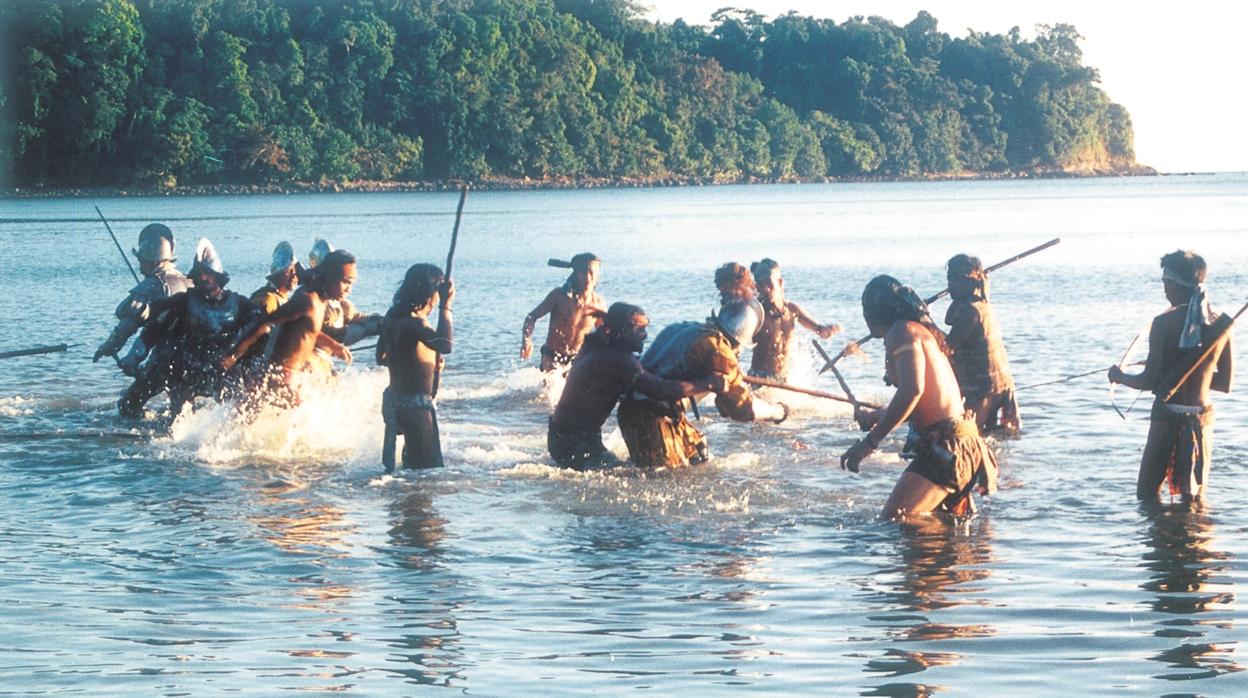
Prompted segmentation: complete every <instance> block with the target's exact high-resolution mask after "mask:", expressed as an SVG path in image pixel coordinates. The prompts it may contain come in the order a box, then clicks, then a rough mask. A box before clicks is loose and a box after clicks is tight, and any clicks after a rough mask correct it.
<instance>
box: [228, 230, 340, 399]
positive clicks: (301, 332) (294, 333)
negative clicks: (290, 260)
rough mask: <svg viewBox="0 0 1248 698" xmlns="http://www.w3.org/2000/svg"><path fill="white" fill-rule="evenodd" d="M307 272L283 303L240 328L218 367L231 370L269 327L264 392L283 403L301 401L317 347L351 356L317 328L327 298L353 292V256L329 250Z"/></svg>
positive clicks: (334, 298) (267, 331)
mask: <svg viewBox="0 0 1248 698" xmlns="http://www.w3.org/2000/svg"><path fill="white" fill-rule="evenodd" d="M308 277H309V278H308V280H307V282H306V283H304V284H303V285H302V286H300V287H299V288H298V289H296V290H295V293H294V295H292V296H291V298H290V300H289V301H287V302H286V304H285V305H283V306H281V307H280V308H278V309H277V310H275V311H274V312H272V313H271V314H269V315H266V316H263V317H260V318H258V319H256V320H254V321H253V322H252V323H251V324H250V325H248V326H247V327H246V328H244V330H243V331H242V333H241V335H240V339H239V341H238V342H237V343H236V344H235V345H234V346H233V347H232V348H231V350H230V352H229V353H228V354H227V355H226V357H225V358H224V359H223V360H222V362H221V366H222V368H224V369H226V370H229V369H230V368H231V367H233V365H234V364H235V363H237V362H238V360H239V358H241V357H242V356H244V355H245V354H246V353H247V350H248V349H250V348H251V346H252V345H253V344H254V343H256V342H257V341H259V340H260V339H261V338H262V337H264V336H265V335H267V334H268V333H269V331H272V332H274V335H273V339H272V340H271V344H270V351H269V360H268V367H269V368H268V376H267V379H266V380H265V387H264V392H265V393H266V394H268V396H269V397H271V398H273V399H275V400H276V401H277V402H278V403H279V404H283V405H284V406H286V407H294V406H295V405H298V404H299V401H300V393H301V388H302V384H303V383H304V382H305V381H306V380H307V379H308V377H309V371H310V370H311V369H310V362H311V361H312V360H313V359H312V354H313V351H314V350H315V349H316V348H318V347H319V348H322V349H324V350H325V351H327V352H329V353H330V354H331V355H333V356H336V357H338V358H340V359H342V360H343V361H347V362H350V361H351V351H350V350H348V349H347V348H346V347H345V346H343V345H342V344H341V343H339V342H338V341H337V340H335V339H334V338H333V337H330V336H328V335H326V334H324V333H323V332H321V327H322V325H323V324H324V322H325V305H326V304H327V302H328V301H330V300H337V299H341V298H345V297H346V296H347V295H348V294H349V293H351V286H352V284H354V283H355V278H356V270H355V257H354V256H352V255H351V253H350V252H346V251H344V250H335V251H333V252H330V253H329V254H328V255H326V256H325V259H324V260H322V261H321V263H320V265H318V267H317V268H316V269H314V270H311V271H309V272H308Z"/></svg>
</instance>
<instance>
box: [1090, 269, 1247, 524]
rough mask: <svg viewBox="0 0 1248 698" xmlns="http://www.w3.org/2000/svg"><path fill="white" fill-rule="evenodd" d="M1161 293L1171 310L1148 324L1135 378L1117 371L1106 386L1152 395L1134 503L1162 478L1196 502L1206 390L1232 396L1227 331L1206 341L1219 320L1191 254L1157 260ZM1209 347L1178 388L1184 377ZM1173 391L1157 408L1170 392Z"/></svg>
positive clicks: (1207, 447) (1204, 444) (1205, 454)
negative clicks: (1118, 385) (1141, 365)
mask: <svg viewBox="0 0 1248 698" xmlns="http://www.w3.org/2000/svg"><path fill="white" fill-rule="evenodd" d="M1161 268H1162V277H1161V278H1162V288H1163V290H1164V292H1165V294H1166V300H1167V301H1169V303H1170V309H1169V310H1167V311H1166V312H1164V313H1162V314H1161V315H1158V316H1157V317H1156V318H1154V319H1153V325H1152V328H1151V329H1150V330H1149V333H1148V359H1147V360H1146V361H1145V363H1144V370H1143V371H1141V372H1140V373H1135V374H1128V373H1125V372H1123V370H1122V369H1121V368H1119V367H1117V366H1114V367H1112V368H1110V369H1109V380H1110V381H1112V382H1115V383H1122V384H1123V385H1126V386H1129V387H1132V388H1135V389H1137V390H1151V391H1153V393H1155V394H1156V395H1157V399H1156V400H1155V401H1154V402H1153V411H1152V414H1151V415H1150V419H1151V421H1150V422H1149V427H1148V441H1147V442H1146V443H1145V444H1144V455H1143V457H1142V458H1141V459H1140V474H1139V479H1138V480H1137V481H1136V486H1135V493H1136V496H1138V497H1139V498H1140V499H1156V498H1157V493H1158V490H1160V489H1161V485H1162V483H1163V482H1164V481H1165V480H1167V479H1168V480H1169V481H1170V491H1171V493H1172V494H1178V495H1180V496H1182V498H1183V499H1185V500H1192V499H1199V498H1200V497H1201V496H1202V495H1203V494H1204V492H1205V488H1206V487H1207V486H1208V484H1209V466H1210V465H1211V462H1212V456H1213V404H1212V403H1211V402H1210V399H1209V391H1210V390H1217V391H1220V392H1224V393H1229V392H1230V391H1231V383H1232V380H1233V378H1234V372H1235V360H1234V350H1233V347H1232V343H1231V333H1230V332H1229V331H1228V332H1226V333H1225V334H1224V335H1222V337H1221V338H1219V339H1215V338H1214V337H1212V336H1211V335H1212V333H1211V332H1210V327H1211V326H1212V325H1213V323H1214V322H1215V321H1216V320H1217V319H1218V316H1217V315H1215V314H1214V313H1213V311H1212V309H1211V308H1210V307H1209V299H1208V296H1207V295H1206V292H1205V287H1204V282H1205V275H1206V273H1207V270H1208V267H1207V265H1206V264H1205V260H1204V259H1203V258H1202V257H1201V256H1200V255H1198V254H1196V253H1194V252H1184V251H1182V250H1180V251H1176V252H1171V253H1170V254H1168V255H1166V256H1164V257H1162V258H1161ZM1210 342H1214V346H1213V349H1212V351H1211V352H1209V355H1208V356H1207V357H1205V358H1204V359H1203V360H1201V361H1200V362H1199V363H1198V364H1197V365H1196V368H1195V371H1194V372H1193V373H1192V374H1191V376H1190V377H1189V378H1188V379H1187V380H1186V381H1185V382H1183V383H1182V384H1179V379H1180V378H1181V377H1182V375H1183V373H1185V372H1186V370H1187V369H1188V368H1189V367H1190V366H1191V365H1192V364H1193V363H1194V362H1196V360H1197V359H1200V357H1201V355H1202V354H1203V353H1204V352H1205V350H1206V349H1208V348H1209V347H1210ZM1176 385H1178V389H1177V391H1175V393H1174V397H1172V398H1171V399H1170V400H1169V401H1168V402H1163V401H1162V398H1164V397H1165V396H1166V394H1167V393H1169V392H1170V391H1171V390H1172V389H1174V388H1175V386H1176Z"/></svg>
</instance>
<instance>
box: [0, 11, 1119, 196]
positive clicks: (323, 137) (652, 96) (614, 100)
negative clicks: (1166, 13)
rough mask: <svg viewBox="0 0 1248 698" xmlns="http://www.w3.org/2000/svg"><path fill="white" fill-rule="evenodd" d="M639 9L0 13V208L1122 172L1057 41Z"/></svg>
mask: <svg viewBox="0 0 1248 698" xmlns="http://www.w3.org/2000/svg"><path fill="white" fill-rule="evenodd" d="M641 8H642V5H641V4H640V3H638V2H636V1H635V0H336V1H334V2H329V1H328V0H24V1H23V2H10V3H0V40H2V41H0V70H3V74H0V184H4V185H11V184H23V185H28V184H36V185H38V184H44V185H80V184H128V183H140V184H144V185H157V186H170V185H174V184H193V183H213V182H283V181H288V180H300V181H308V180H313V181H315V180H331V181H333V180H345V179H352V178H369V179H381V180H396V179H397V180H412V179H418V178H432V179H441V178H462V177H467V178H479V177H492V176H502V177H535V178H561V177H572V178H582V177H649V178H664V177H677V178H696V179H708V180H715V181H733V180H736V179H740V178H789V177H804V178H818V177H823V176H829V175H830V176H912V175H918V174H922V173H951V172H958V171H961V170H968V169H969V170H972V171H979V172H990V171H1004V170H1010V169H1026V168H1040V169H1061V168H1067V169H1083V170H1088V169H1102V170H1109V169H1113V168H1120V167H1125V166H1131V165H1133V164H1134V152H1133V146H1132V138H1133V137H1132V130H1131V119H1130V116H1129V115H1128V114H1127V112H1126V110H1125V109H1124V108H1123V107H1121V106H1120V105H1116V104H1113V103H1111V102H1110V100H1109V99H1108V97H1107V96H1106V95H1105V94H1104V92H1102V91H1101V90H1100V89H1099V88H1098V87H1097V80H1098V76H1097V73H1096V71H1095V70H1094V69H1093V68H1090V67H1087V66H1084V65H1083V63H1082V61H1083V55H1082V52H1081V50H1080V48H1079V42H1080V40H1081V37H1080V36H1079V34H1078V31H1077V30H1076V29H1075V28H1074V27H1073V26H1070V25H1067V24H1055V25H1051V26H1049V25H1045V26H1040V27H1038V28H1037V34H1036V38H1035V39H1034V40H1031V41H1027V40H1024V39H1023V38H1022V37H1021V34H1020V32H1019V31H1018V30H1017V29H1015V30H1012V31H1011V32H1008V33H1006V34H1004V35H996V34H984V33H977V32H970V33H968V34H967V35H966V36H964V37H960V38H951V37H950V36H948V35H947V34H944V33H942V32H941V31H940V30H939V28H938V25H937V21H936V19H935V18H934V17H932V16H931V15H929V14H927V13H925V12H920V13H919V14H918V15H917V16H916V17H915V18H914V19H913V20H911V21H910V22H908V23H906V24H904V25H903V26H897V25H895V24H893V23H892V22H889V21H888V20H885V19H882V18H878V17H867V18H864V17H851V18H849V19H847V20H844V21H841V22H837V21H833V20H831V19H819V18H814V17H807V16H802V15H799V14H796V13H788V14H785V15H782V16H779V17H776V18H775V19H773V20H771V21H767V20H766V19H765V18H764V17H763V16H762V15H761V14H759V13H757V12H755V11H753V10H750V9H748V8H745V7H725V8H723V9H721V10H719V11H718V12H716V13H715V14H714V15H713V17H712V24H711V26H709V27H698V26H692V25H689V24H686V23H685V22H683V21H677V22H674V23H672V24H656V23H652V22H648V21H645V20H644V19H642V18H641V16H642V15H641V13H642V9H641Z"/></svg>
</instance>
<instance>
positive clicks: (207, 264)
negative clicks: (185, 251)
mask: <svg viewBox="0 0 1248 698" xmlns="http://www.w3.org/2000/svg"><path fill="white" fill-rule="evenodd" d="M199 269H207V270H208V271H210V272H212V273H214V274H216V275H218V276H224V275H225V267H223V266H221V257H220V256H219V255H218V254H217V248H215V247H213V246H212V242H211V241H210V240H209V239H208V238H200V239H199V242H197V243H196V244H195V263H194V264H192V265H191V274H194V273H195V272H196V271H197V270H199Z"/></svg>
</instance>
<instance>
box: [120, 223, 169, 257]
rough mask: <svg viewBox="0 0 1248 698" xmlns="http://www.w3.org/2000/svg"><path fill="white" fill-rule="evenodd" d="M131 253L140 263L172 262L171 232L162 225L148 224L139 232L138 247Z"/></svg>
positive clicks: (167, 227)
mask: <svg viewBox="0 0 1248 698" xmlns="http://www.w3.org/2000/svg"><path fill="white" fill-rule="evenodd" d="M131 252H133V253H134V256H135V257H138V258H139V261H140V262H155V263H160V262H173V261H175V260H174V257H173V231H172V230H170V229H169V226H167V225H165V224H164V223H149V224H147V225H146V226H144V227H143V230H140V231H139V246H138V247H136V248H134V249H132V250H131Z"/></svg>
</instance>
